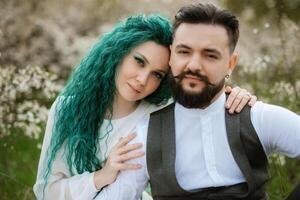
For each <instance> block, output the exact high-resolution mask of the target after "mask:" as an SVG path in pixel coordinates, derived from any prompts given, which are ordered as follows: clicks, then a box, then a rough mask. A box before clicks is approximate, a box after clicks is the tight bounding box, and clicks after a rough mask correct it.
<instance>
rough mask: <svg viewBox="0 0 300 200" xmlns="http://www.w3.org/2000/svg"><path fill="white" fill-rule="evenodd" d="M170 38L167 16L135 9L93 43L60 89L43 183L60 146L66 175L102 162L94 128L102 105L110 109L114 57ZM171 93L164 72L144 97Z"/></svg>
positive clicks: (162, 98) (158, 98)
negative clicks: (65, 165)
mask: <svg viewBox="0 0 300 200" xmlns="http://www.w3.org/2000/svg"><path fill="white" fill-rule="evenodd" d="M171 40H172V29H171V25H170V23H169V21H168V20H167V19H166V18H163V17H161V16H159V15H150V16H144V15H138V16H133V17H129V18H128V19H126V20H125V21H122V22H121V23H119V24H117V25H116V26H115V28H114V29H113V30H112V31H111V32H109V33H107V34H105V35H104V36H103V37H102V38H101V39H100V40H99V41H98V42H97V43H96V44H95V45H94V46H93V47H92V49H91V50H90V52H89V53H88V54H87V55H86V56H85V57H84V58H83V59H82V61H81V62H80V64H79V65H78V66H77V67H76V68H75V70H74V71H73V73H72V76H71V77H70V79H69V81H68V83H67V85H66V86H65V88H64V89H63V91H62V92H61V94H60V96H61V97H60V98H59V99H60V101H59V102H58V103H57V106H56V113H55V122H54V126H53V130H52V138H51V142H50V146H49V148H48V150H47V155H46V162H45V164H46V165H45V168H44V169H45V171H44V174H43V178H44V179H45V180H46V184H47V179H48V177H49V174H50V172H51V167H52V164H53V161H54V160H55V157H56V155H57V152H58V150H59V149H61V148H64V152H65V154H64V159H65V160H66V162H67V166H68V167H69V171H70V174H71V175H74V174H75V173H78V174H81V173H83V172H85V171H88V172H93V171H95V170H98V169H100V168H101V166H100V164H101V162H102V161H101V160H99V159H98V158H97V156H96V152H97V150H98V146H99V140H100V138H101V137H103V135H104V134H105V133H101V132H100V131H99V130H100V127H101V125H102V123H103V119H104V116H105V113H106V111H107V109H109V110H110V111H112V104H113V99H114V95H115V90H116V86H115V74H116V70H117V67H118V65H119V63H120V62H121V61H122V60H123V58H124V57H125V56H126V55H127V54H129V53H130V52H131V50H132V49H133V48H135V47H136V46H138V45H140V44H142V43H144V42H147V41H154V42H156V43H158V44H161V45H163V46H166V47H169V45H170V44H171ZM170 96H171V92H170V88H169V82H168V76H166V77H165V78H164V79H163V80H162V81H161V84H160V86H159V88H158V89H157V90H156V91H155V92H154V93H152V94H150V95H149V96H147V97H146V98H145V100H146V101H148V102H150V103H153V104H157V105H160V104H163V103H166V101H167V100H168V99H169V98H170ZM46 184H45V185H46Z"/></svg>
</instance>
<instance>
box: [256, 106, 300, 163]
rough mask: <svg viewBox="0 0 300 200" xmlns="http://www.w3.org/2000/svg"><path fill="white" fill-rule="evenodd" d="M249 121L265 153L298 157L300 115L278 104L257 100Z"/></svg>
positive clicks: (299, 147) (299, 155) (299, 149)
mask: <svg viewBox="0 0 300 200" xmlns="http://www.w3.org/2000/svg"><path fill="white" fill-rule="evenodd" d="M251 121H252V123H253V126H254V128H255V130H256V132H257V134H258V137H259V139H260V141H261V143H262V145H263V147H264V150H265V152H266V154H270V153H272V152H278V153H282V154H284V155H286V156H288V157H300V145H299V144H300V116H299V115H297V114H296V113H293V112H291V111H290V110H287V109H285V108H282V107H280V106H275V105H270V104H265V103H262V102H257V103H256V104H255V105H254V106H253V108H252V109H251Z"/></svg>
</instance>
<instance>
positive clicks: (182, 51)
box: [177, 50, 189, 54]
mask: <svg viewBox="0 0 300 200" xmlns="http://www.w3.org/2000/svg"><path fill="white" fill-rule="evenodd" d="M177 53H179V54H188V53H189V52H188V51H185V50H179V51H177Z"/></svg>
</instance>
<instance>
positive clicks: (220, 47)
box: [169, 23, 237, 108]
mask: <svg viewBox="0 0 300 200" xmlns="http://www.w3.org/2000/svg"><path fill="white" fill-rule="evenodd" d="M170 48H171V58H170V63H169V64H170V66H171V70H172V75H173V77H174V79H173V86H174V84H175V90H182V92H183V93H184V94H187V95H188V96H187V98H189V99H191V98H195V99H196V101H195V102H192V105H185V102H179V103H182V104H183V105H184V106H186V107H191V108H192V107H196V108H197V107H198V108H203V107H206V106H207V105H209V104H210V103H211V102H212V101H213V100H214V98H216V97H217V96H218V95H219V94H221V93H222V91H223V86H224V78H225V76H226V75H227V74H231V72H232V70H233V69H234V67H235V64H236V60H237V55H236V54H230V50H229V38H228V34H227V32H226V29H225V28H224V27H222V26H220V25H208V24H200V23H199V24H188V23H182V24H180V25H179V27H178V28H177V30H176V32H175V35H174V40H173V44H172V45H171V47H170ZM173 90H174V87H173ZM175 93H176V91H175ZM204 93H205V94H204ZM189 96H190V97H189ZM175 98H176V94H175ZM183 101H185V100H183ZM193 101H194V100H193ZM203 101H204V102H203ZM188 104H189V103H188ZM197 104H198V105H197Z"/></svg>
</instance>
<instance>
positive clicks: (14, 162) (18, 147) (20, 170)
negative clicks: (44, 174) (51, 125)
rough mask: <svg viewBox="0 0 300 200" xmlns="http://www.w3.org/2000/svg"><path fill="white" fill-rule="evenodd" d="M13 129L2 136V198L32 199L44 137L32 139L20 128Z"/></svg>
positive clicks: (0, 171) (8, 199)
mask: <svg viewBox="0 0 300 200" xmlns="http://www.w3.org/2000/svg"><path fill="white" fill-rule="evenodd" d="M42 129H44V127H42ZM11 131H12V134H10V135H9V136H5V137H3V138H1V144H0V158H1V162H0V196H1V199H2V200H11V199H24V200H31V199H34V195H33V191H32V186H33V183H34V182H35V178H36V172H37V164H38V160H39V155H40V146H41V142H42V138H39V139H32V138H30V137H28V136H26V135H25V134H24V133H23V132H22V130H20V129H19V130H11Z"/></svg>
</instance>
